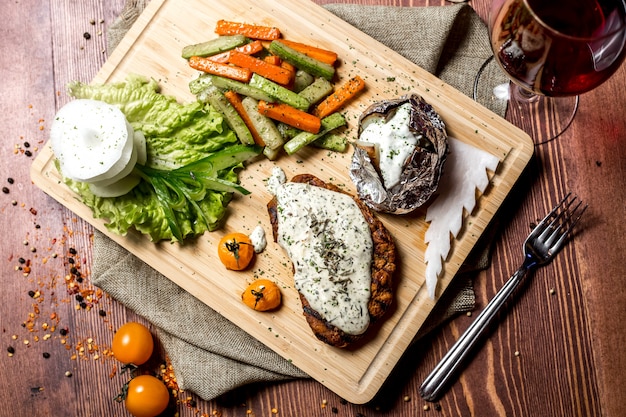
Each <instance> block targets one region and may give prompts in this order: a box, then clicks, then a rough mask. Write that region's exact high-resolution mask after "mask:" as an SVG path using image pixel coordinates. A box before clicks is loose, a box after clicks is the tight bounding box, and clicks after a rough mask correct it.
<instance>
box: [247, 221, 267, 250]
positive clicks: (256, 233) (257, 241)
mask: <svg viewBox="0 0 626 417" xmlns="http://www.w3.org/2000/svg"><path fill="white" fill-rule="evenodd" d="M248 237H249V238H250V241H251V242H252V247H253V248H254V252H255V253H261V252H263V251H264V250H265V247H266V246H267V240H266V239H265V229H263V227H262V226H261V225H258V226H257V227H255V228H254V230H253V231H252V233H250V236H248Z"/></svg>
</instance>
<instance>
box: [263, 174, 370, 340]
mask: <svg viewBox="0 0 626 417" xmlns="http://www.w3.org/2000/svg"><path fill="white" fill-rule="evenodd" d="M273 174H275V173H273ZM276 198H277V201H278V207H277V212H278V243H279V244H280V245H281V246H282V247H283V248H284V249H285V250H286V251H287V254H288V255H289V258H290V259H291V261H292V262H293V265H294V269H295V275H294V281H295V286H296V289H297V290H298V291H299V292H300V293H302V294H303V295H304V297H306V299H307V301H308V302H309V304H310V305H311V307H312V308H313V309H314V310H316V311H317V312H318V313H319V314H320V315H321V316H322V317H323V318H324V319H325V320H326V321H328V322H329V323H331V324H333V325H335V326H337V327H338V328H340V329H341V330H343V331H344V332H345V333H348V334H355V335H356V334H361V333H363V332H364V331H365V330H366V329H367V327H368V325H369V312H368V308H367V304H368V302H369V299H370V287H371V279H372V278H371V262H372V247H373V244H372V237H371V232H370V229H369V226H368V224H367V222H366V221H365V218H364V217H363V214H362V212H361V210H360V209H359V207H358V206H357V205H356V203H355V202H354V200H353V199H352V198H351V197H350V196H348V195H345V194H342V193H339V192H335V191H331V190H327V189H325V188H320V187H315V186H311V185H308V184H301V183H285V184H282V185H280V186H279V187H277V188H276Z"/></svg>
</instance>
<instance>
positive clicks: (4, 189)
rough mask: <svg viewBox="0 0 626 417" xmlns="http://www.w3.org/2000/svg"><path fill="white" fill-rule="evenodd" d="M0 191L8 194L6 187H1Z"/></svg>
mask: <svg viewBox="0 0 626 417" xmlns="http://www.w3.org/2000/svg"><path fill="white" fill-rule="evenodd" d="M2 192H3V193H5V194H9V192H10V190H9V189H8V188H7V187H2Z"/></svg>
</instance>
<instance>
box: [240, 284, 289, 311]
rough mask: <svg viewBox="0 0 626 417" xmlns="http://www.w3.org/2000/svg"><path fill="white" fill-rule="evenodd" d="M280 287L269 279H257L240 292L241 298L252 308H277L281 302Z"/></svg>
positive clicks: (264, 309) (260, 309)
mask: <svg viewBox="0 0 626 417" xmlns="http://www.w3.org/2000/svg"><path fill="white" fill-rule="evenodd" d="M281 299H282V296H281V294H280V288H278V285H276V283H274V282H272V281H270V280H269V279H264V278H261V279H257V280H256V281H254V282H252V283H251V284H250V285H248V287H247V288H246V289H245V291H244V292H243V294H241V300H242V301H243V302H244V304H245V305H247V306H248V307H250V308H251V309H253V310H257V311H267V310H273V309H275V308H277V307H278V306H279V305H280V303H281Z"/></svg>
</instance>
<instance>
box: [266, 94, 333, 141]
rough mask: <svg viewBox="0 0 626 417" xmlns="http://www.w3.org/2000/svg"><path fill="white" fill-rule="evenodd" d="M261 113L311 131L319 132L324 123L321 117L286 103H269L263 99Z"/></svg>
mask: <svg viewBox="0 0 626 417" xmlns="http://www.w3.org/2000/svg"><path fill="white" fill-rule="evenodd" d="M259 113H261V114H263V115H265V116H267V117H269V118H270V119H274V120H277V121H279V122H283V123H286V124H288V125H289V126H293V127H296V128H298V129H300V130H304V131H305V132H310V133H317V132H319V131H320V128H321V125H322V122H321V120H320V118H319V117H317V116H314V115H312V114H310V113H307V112H304V111H302V110H298V109H296V108H295V107H292V106H290V105H288V104H284V103H268V102H267V101H263V100H261V101H259Z"/></svg>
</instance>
